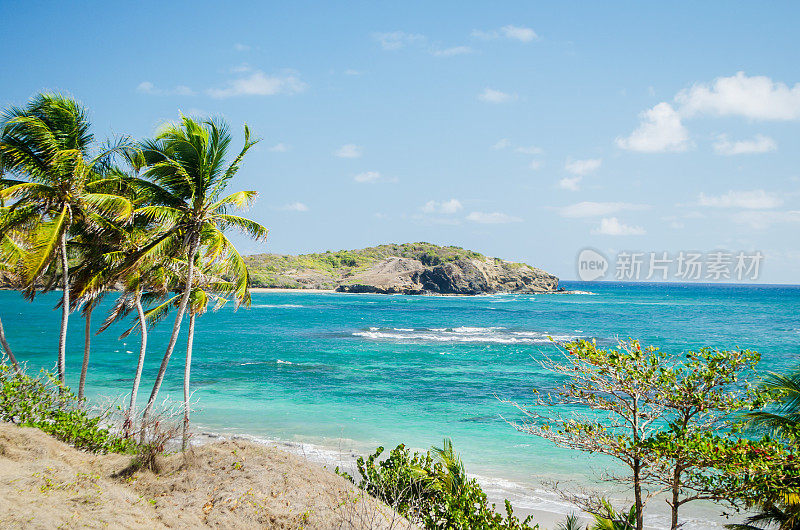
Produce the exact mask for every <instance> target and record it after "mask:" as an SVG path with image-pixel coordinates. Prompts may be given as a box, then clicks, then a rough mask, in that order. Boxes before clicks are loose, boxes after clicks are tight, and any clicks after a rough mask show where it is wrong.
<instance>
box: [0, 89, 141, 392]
mask: <svg viewBox="0 0 800 530" xmlns="http://www.w3.org/2000/svg"><path fill="white" fill-rule="evenodd" d="M93 139H94V138H93V135H92V134H91V132H90V123H89V120H88V117H87V115H86V111H85V110H84V108H83V107H82V106H81V105H80V104H79V103H78V102H76V101H75V100H73V99H71V98H68V97H65V96H63V95H60V94H39V95H38V96H35V97H34V98H33V99H31V101H30V102H29V103H28V104H27V105H26V106H25V107H24V108H17V107H12V108H10V109H8V110H7V111H5V113H4V114H3V116H2V119H1V120H0V157H2V159H3V167H4V169H5V170H6V171H8V172H9V173H11V174H14V175H16V176H18V177H20V178H21V179H25V180H14V179H5V178H4V179H3V180H2V181H0V200H4V201H13V202H11V204H10V206H9V207H8V211H7V212H6V213H5V215H3V217H2V218H0V233H4V232H5V231H7V230H9V229H11V228H17V229H20V230H26V231H28V232H29V235H30V239H31V246H30V248H29V249H28V251H27V252H26V254H25V258H24V260H23V261H24V274H23V281H24V284H25V286H27V287H28V288H29V289H30V292H31V293H32V292H34V290H35V283H36V282H37V280H39V279H40V278H41V276H42V274H43V272H44V271H45V270H46V269H48V268H51V267H54V265H55V263H56V262H57V261H60V269H61V280H62V289H63V294H62V300H61V332H60V334H59V344H58V378H59V381H60V382H61V384H62V385H64V384H65V361H66V339H67V324H68V320H69V313H70V308H71V306H70V298H69V294H70V276H69V268H70V265H69V255H68V253H67V240H68V238H69V233H70V230H71V229H72V227H73V226H74V225H75V224H76V223H83V224H84V225H95V224H97V223H98V222H99V221H100V219H101V218H102V217H103V216H110V217H112V218H116V219H124V218H126V217H127V216H128V215H129V214H130V211H131V204H130V202H129V201H128V200H127V199H124V198H122V197H119V196H117V195H113V194H108V193H101V192H98V191H97V190H96V189H95V188H96V187H99V186H100V185H102V184H104V182H103V179H97V178H96V171H97V170H98V168H99V167H100V166H101V165H102V164H104V163H105V162H106V160H107V158H108V157H109V156H110V155H111V154H113V153H115V152H116V151H118V150H119V149H120V148H122V144H120V145H118V146H115V147H111V148H109V149H107V150H104V151H102V152H100V153H99V154H98V155H96V156H92V155H90V149H91V147H92V143H93Z"/></svg>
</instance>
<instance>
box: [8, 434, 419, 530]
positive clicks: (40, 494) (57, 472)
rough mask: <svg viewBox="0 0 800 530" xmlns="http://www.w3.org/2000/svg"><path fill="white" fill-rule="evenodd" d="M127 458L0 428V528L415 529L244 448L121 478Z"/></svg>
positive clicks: (305, 465) (274, 452)
mask: <svg viewBox="0 0 800 530" xmlns="http://www.w3.org/2000/svg"><path fill="white" fill-rule="evenodd" d="M130 462H131V457H130V456H125V455H91V454H87V453H83V452H81V451H78V450H76V449H74V448H72V447H69V446H67V445H65V444H63V443H61V442H59V441H57V440H54V439H53V438H51V437H49V436H48V435H46V434H44V433H43V432H41V431H39V430H36V429H29V428H18V427H15V426H12V425H8V424H0V527H2V528H48V529H49V528H201V527H216V528H282V529H283V528H286V529H289V528H292V529H299V528H303V529H321V530H323V529H324V530H329V529H338V528H342V529H376V530H377V529H387V530H389V529H401V528H412V527H411V525H409V523H408V522H407V521H405V520H404V519H403V518H401V517H400V516H398V515H397V513H396V512H394V511H393V510H391V509H390V508H388V507H387V506H385V505H383V504H381V503H379V502H378V501H376V500H375V499H373V498H371V497H369V496H367V495H364V494H363V492H361V491H359V490H357V489H356V488H355V487H354V486H352V485H351V484H350V483H349V482H347V481H346V480H344V479H343V478H341V477H339V476H337V475H335V474H333V473H331V472H330V471H327V470H325V469H323V468H322V467H319V466H317V465H315V464H312V463H310V462H307V461H305V460H303V459H301V458H299V457H297V456H294V455H292V454H289V453H286V452H283V451H281V450H279V449H276V448H272V447H266V446H261V445H258V444H254V443H250V442H244V441H225V442H219V443H214V444H208V445H205V446H202V447H197V448H194V449H193V451H192V452H190V453H187V455H186V456H185V457H184V455H181V454H173V455H168V456H164V457H161V459H160V462H159V467H160V469H161V473H159V474H154V473H153V472H151V471H147V470H142V471H137V472H135V473H133V474H131V475H127V476H126V475H125V474H122V475H120V474H119V473H120V471H122V470H123V469H125V468H126V467H127V466H128V465H129V464H130Z"/></svg>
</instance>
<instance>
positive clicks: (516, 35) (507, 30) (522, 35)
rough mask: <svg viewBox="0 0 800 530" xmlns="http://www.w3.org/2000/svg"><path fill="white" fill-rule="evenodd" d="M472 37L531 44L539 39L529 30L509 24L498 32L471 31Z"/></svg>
mask: <svg viewBox="0 0 800 530" xmlns="http://www.w3.org/2000/svg"><path fill="white" fill-rule="evenodd" d="M472 36H473V37H477V38H479V39H484V40H493V39H499V38H506V39H511V40H517V41H520V42H531V41H533V40H536V39H538V38H539V36H538V35H537V34H536V32H535V31H533V30H532V29H531V28H526V27H523V26H514V25H511V24H509V25H508V26H503V27H502V28H500V29H499V30H491V31H482V30H478V29H476V30H473V31H472Z"/></svg>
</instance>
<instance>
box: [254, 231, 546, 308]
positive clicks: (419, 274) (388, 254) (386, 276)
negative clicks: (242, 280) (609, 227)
mask: <svg viewBox="0 0 800 530" xmlns="http://www.w3.org/2000/svg"><path fill="white" fill-rule="evenodd" d="M245 260H246V261H247V264H248V266H249V267H250V269H251V272H252V284H253V286H254V287H272V288H294V289H335V290H336V291H339V292H347V293H381V294H441V295H479V294H493V293H524V294H533V293H553V292H562V291H559V287H558V278H557V277H555V276H553V275H552V274H549V273H547V272H545V271H543V270H541V269H538V268H536V267H532V266H530V265H527V264H525V263H516V262H511V261H507V260H502V259H499V258H492V257H488V256H484V255H483V254H480V253H478V252H474V251H471V250H465V249H462V248H459V247H451V246H438V245H432V244H430V243H408V244H403V245H396V244H389V245H380V246H377V247H369V248H365V249H361V250H349V251H344V250H343V251H338V252H325V253H317V254H303V255H299V256H289V255H279V254H259V255H255V256H248V257H247V258H245Z"/></svg>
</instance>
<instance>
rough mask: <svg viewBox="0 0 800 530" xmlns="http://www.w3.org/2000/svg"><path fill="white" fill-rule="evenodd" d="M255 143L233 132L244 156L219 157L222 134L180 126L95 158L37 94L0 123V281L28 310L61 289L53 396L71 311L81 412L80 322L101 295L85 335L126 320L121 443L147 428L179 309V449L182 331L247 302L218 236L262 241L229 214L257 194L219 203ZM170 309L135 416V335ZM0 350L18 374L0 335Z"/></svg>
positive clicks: (67, 108) (74, 113) (73, 105)
mask: <svg viewBox="0 0 800 530" xmlns="http://www.w3.org/2000/svg"><path fill="white" fill-rule="evenodd" d="M256 142H257V141H256V140H253V139H252V138H251V134H250V130H249V128H248V127H247V126H245V127H244V145H243V147H242V148H241V149H240V150H239V151H238V152H237V153H231V152H230V147H231V143H232V136H231V133H230V131H229V129H228V126H227V125H226V124H225V123H224V122H223V121H221V120H216V119H205V120H199V119H194V118H189V117H187V116H181V119H180V120H179V121H178V122H176V123H168V124H165V125H164V126H162V127H161V129H160V131H159V132H158V133H157V134H156V136H155V137H154V138H152V139H145V140H141V141H133V140H131V139H129V138H121V139H116V140H114V141H109V142H106V143H105V144H102V145H100V144H98V143H97V142H96V141H95V137H94V135H93V133H92V132H91V123H90V120H89V118H88V113H87V112H86V110H85V108H84V107H83V106H82V105H81V104H80V103H78V102H77V101H75V100H74V99H72V98H70V97H67V96H64V95H61V94H49V93H45V94H39V95H37V96H36V97H34V98H33V99H32V100H31V101H30V102H29V103H28V104H27V105H25V106H24V107H19V108H18V107H12V108H10V109H8V110H6V111H5V112H4V113H3V115H2V118H1V119H0V282H2V283H3V284H5V285H6V286H13V287H16V288H18V289H20V290H21V291H22V292H23V293H24V294H25V295H26V296H27V297H28V298H31V299H32V298H33V297H35V296H36V295H37V294H39V293H42V292H46V291H50V290H53V289H56V288H59V287H60V288H61V297H60V301H59V304H58V305H59V307H60V310H61V313H62V320H61V332H60V336H59V344H58V356H57V359H56V367H57V380H58V385H55V386H54V388H56V389H57V391H58V392H60V393H63V394H65V395H69V396H70V399H72V398H71V394H69V392H68V389H67V387H66V356H67V351H66V345H67V341H66V338H67V324H68V321H69V316H70V314H71V313H72V312H74V311H78V310H80V311H81V313H82V315H83V317H84V318H85V333H84V352H83V363H82V370H81V374H80V379H79V384H78V395H77V397H75V399H76V400H77V401H78V402H80V401H82V400H83V399H84V393H85V386H86V380H87V377H88V373H89V361H90V350H91V336H92V335H93V331H94V330H93V328H92V318H91V317H92V313H93V311H94V310H95V309H96V308H97V307H98V306H99V302H100V301H101V300H102V298H103V297H104V296H105V295H106V294H107V293H108V292H109V291H112V290H113V291H116V292H117V294H115V296H116V297H117V301H116V303H115V304H114V306H113V309H112V311H111V313H110V314H109V315H108V317H107V318H106V320H105V322H104V323H103V324H102V325H101V326H100V327H99V329H98V330H96V332H100V331H103V330H105V329H107V328H108V326H109V325H110V324H112V323H113V322H116V321H118V320H121V319H124V318H126V317H127V316H128V315H129V314H131V313H135V315H136V319H135V325H134V328H136V330H137V331H138V332H139V333H140V334H141V347H140V351H139V357H138V363H137V366H136V368H135V371H134V372H133V387H132V391H131V398H130V403H129V405H128V407H127V411H126V421H125V430H124V432H125V433H130V432H131V431H132V430H134V429H135V424H136V423H139V424H140V425H141V426H147V425H148V415H149V414H150V413H151V411H152V410H153V406H154V405H155V401H156V398H157V396H158V393H159V389H160V387H161V384H162V382H163V379H164V376H165V374H166V370H167V366H168V364H169V361H170V358H171V356H172V353H173V351H174V350H175V347H176V345H177V339H178V334H179V333H180V330H181V324H182V321H183V318H184V315H185V313H186V312H187V310H188V311H189V314H190V323H189V327H190V333H189V342H188V344H187V346H188V347H187V355H186V365H185V370H184V387H185V399H184V425H185V427H184V447H185V446H186V441H187V439H188V430H189V395H190V392H189V381H190V372H191V353H192V341H193V335H194V329H195V319H196V317H197V316H198V315H200V314H202V313H203V312H205V311H206V308H207V307H208V306H209V303H210V302H213V303H212V305H213V306H215V307H220V306H221V305H223V304H224V303H226V302H227V301H229V300H233V301H234V304H235V305H236V307H238V306H240V305H248V304H249V303H250V291H249V287H250V273H249V271H248V268H247V266H246V264H245V261H244V259H243V258H242V256H241V255H240V254H239V252H238V251H237V250H236V247H235V246H234V245H233V243H232V242H231V241H230V239H229V234H228V232H229V231H230V230H238V231H241V232H243V233H245V234H246V235H249V236H251V237H253V238H255V239H261V240H263V239H265V238H266V236H267V229H266V228H264V227H263V226H262V225H260V224H259V223H257V222H255V221H253V220H251V219H248V218H246V217H242V216H240V215H237V214H236V213H235V210H237V209H243V208H246V207H247V206H249V205H250V204H252V202H253V201H254V200H255V198H256V192H254V191H237V192H233V193H230V192H229V191H228V186H229V184H230V182H231V180H232V179H233V178H234V176H235V175H236V173H237V171H238V170H239V167H240V165H241V163H242V161H243V158H244V157H245V155H246V154H247V152H248V151H249V150H250V149H251V148H252V147H253V145H255V144H256ZM172 310H174V313H175V321H174V324H173V327H172V334H171V337H170V341H169V345H168V347H167V349H166V351H165V353H164V355H163V357H162V362H161V366H160V369H159V371H158V373H157V374H156V376H155V384H154V386H153V389H152V391H151V393H150V398H149V399H148V401H147V405H146V406H145V408H144V411H143V413H142V414H141V417H139V416H138V415H137V413H136V403H137V395H138V390H139V385H140V383H141V379H142V372H143V367H144V360H145V355H146V349H147V332H148V326H152V325H153V324H154V323H156V322H158V321H159V320H161V319H163V318H164V317H165V316H166V315H167V313H168V312H169V311H172ZM130 331H131V330H129V331H128V333H129V332H130ZM0 346H2V349H3V352H4V354H5V356H7V357H8V358H9V361H10V362H11V364H12V367H13V368H14V369H15V370H17V371H20V370H19V369H18V367H19V363H18V360H17V358H16V357H15V356H14V354H13V352H12V350H11V347H10V345H9V344H8V341H7V340H6V337H5V334H4V333H3V329H2V323H0ZM20 373H21V371H20ZM23 386H24V385H23ZM9 388H10V387H9ZM26 388H27V387H26ZM71 413H72V412H70V414H71ZM140 430H141V435H142V439H144V437H145V434H146V433H145V432H144V428H142V429H140Z"/></svg>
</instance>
